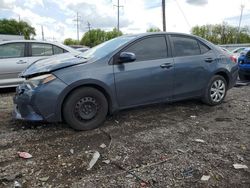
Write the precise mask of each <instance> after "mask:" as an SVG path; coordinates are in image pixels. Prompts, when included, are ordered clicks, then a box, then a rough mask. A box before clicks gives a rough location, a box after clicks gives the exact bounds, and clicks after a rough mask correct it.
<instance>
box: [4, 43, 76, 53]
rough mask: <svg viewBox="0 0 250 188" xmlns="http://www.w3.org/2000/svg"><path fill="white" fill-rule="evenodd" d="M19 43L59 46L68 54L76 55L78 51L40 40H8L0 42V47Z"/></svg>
mask: <svg viewBox="0 0 250 188" xmlns="http://www.w3.org/2000/svg"><path fill="white" fill-rule="evenodd" d="M19 42H27V43H43V44H53V45H56V46H59V47H61V48H63V49H65V50H67V51H69V52H75V53H77V52H78V51H76V50H75V49H73V48H71V47H69V46H66V45H64V44H62V43H59V42H51V41H42V40H9V41H2V42H0V45H1V44H9V43H19Z"/></svg>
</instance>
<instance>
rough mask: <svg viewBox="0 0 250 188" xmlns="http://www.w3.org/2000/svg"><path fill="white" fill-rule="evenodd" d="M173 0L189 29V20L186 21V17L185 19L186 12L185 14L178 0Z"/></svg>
mask: <svg viewBox="0 0 250 188" xmlns="http://www.w3.org/2000/svg"><path fill="white" fill-rule="evenodd" d="M175 2H176V4H177V7H178V9H179V10H180V11H181V14H182V16H183V17H184V19H185V22H186V24H187V25H188V27H189V29H191V25H190V23H189V21H188V19H187V16H186V14H185V13H184V11H183V10H182V8H181V6H180V4H179V2H178V1H177V0H175Z"/></svg>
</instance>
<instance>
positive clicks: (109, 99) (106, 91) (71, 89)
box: [56, 82, 114, 121]
mask: <svg viewBox="0 0 250 188" xmlns="http://www.w3.org/2000/svg"><path fill="white" fill-rule="evenodd" d="M84 87H92V88H95V89H97V90H98V91H100V92H101V93H103V95H104V96H105V98H106V99H107V102H108V114H112V113H113V111H114V109H113V106H114V101H113V97H112V92H111V91H109V89H108V88H107V86H105V85H104V84H103V83H99V82H86V83H85V82H83V83H82V82H78V83H74V84H70V86H69V87H67V88H66V89H65V90H64V92H62V94H61V96H59V97H58V98H59V101H58V103H57V104H58V105H57V109H56V115H57V117H58V118H57V119H59V120H60V121H63V114H62V109H63V104H64V102H65V101H66V99H67V97H68V96H69V95H70V94H71V93H72V92H74V91H75V90H77V89H79V88H84Z"/></svg>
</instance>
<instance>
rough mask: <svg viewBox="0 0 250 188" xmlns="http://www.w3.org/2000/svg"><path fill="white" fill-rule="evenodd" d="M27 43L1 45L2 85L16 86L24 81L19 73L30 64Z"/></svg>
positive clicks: (0, 73) (0, 71)
mask: <svg viewBox="0 0 250 188" xmlns="http://www.w3.org/2000/svg"><path fill="white" fill-rule="evenodd" d="M25 56H26V54H25V43H23V42H19V43H7V44H2V45H0V87H5V86H15V85H17V84H19V83H20V82H22V81H23V79H21V78H18V75H19V74H20V73H21V72H22V71H23V70H24V69H25V68H26V67H27V66H28V62H27V57H25Z"/></svg>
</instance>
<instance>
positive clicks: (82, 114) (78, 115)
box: [62, 87, 108, 131]
mask: <svg viewBox="0 0 250 188" xmlns="http://www.w3.org/2000/svg"><path fill="white" fill-rule="evenodd" d="M62 111H63V117H64V120H65V121H66V123H67V124H69V125H70V126H71V127H72V128H73V129H75V130H80V131H86V130H91V129H95V128H97V127H99V126H100V125H102V124H103V122H104V121H105V119H106V116H107V113H108V102H107V99H106V97H105V96H104V95H103V93H102V92H100V91H99V90H97V89H95V88H91V87H83V88H79V89H76V90H75V91H73V92H72V93H71V94H70V95H69V96H68V97H67V99H66V101H65V102H64V105H63V109H62Z"/></svg>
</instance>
